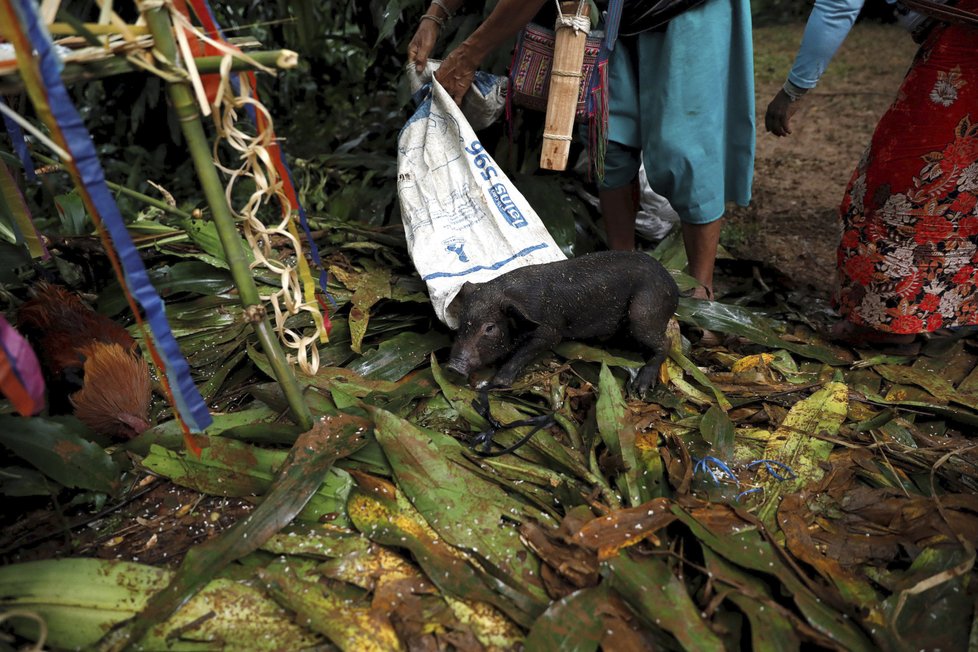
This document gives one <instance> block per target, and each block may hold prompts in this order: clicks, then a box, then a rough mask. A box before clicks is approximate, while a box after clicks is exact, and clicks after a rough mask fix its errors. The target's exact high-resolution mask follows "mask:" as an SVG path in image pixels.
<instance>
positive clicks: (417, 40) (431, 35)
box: [407, 20, 440, 74]
mask: <svg viewBox="0 0 978 652" xmlns="http://www.w3.org/2000/svg"><path fill="white" fill-rule="evenodd" d="M439 27H440V26H439V25H438V23H436V22H435V21H433V20H422V21H421V24H420V25H418V31H416V32H415V33H414V38H412V39H411V43H410V44H408V50H407V56H408V61H413V62H414V67H415V69H416V70H417V71H418V74H421V73H422V72H424V67H425V65H426V64H427V63H428V56H429V55H430V54H431V51H432V50H434V49H435V42H436V41H437V40H438V30H439Z"/></svg>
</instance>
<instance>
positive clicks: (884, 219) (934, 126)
mask: <svg viewBox="0 0 978 652" xmlns="http://www.w3.org/2000/svg"><path fill="white" fill-rule="evenodd" d="M957 6H958V7H960V8H962V9H967V10H970V11H972V12H974V11H978V0H962V1H961V2H959V3H958V5H957ZM976 203H978V28H973V27H965V26H958V25H947V26H941V27H938V28H937V29H935V30H934V31H933V32H932V33H931V34H930V36H929V37H928V39H927V40H926V41H925V42H924V44H923V45H922V46H921V48H920V51H919V52H918V53H917V55H916V58H915V59H914V62H913V65H912V66H911V67H910V71H909V72H908V73H907V76H906V78H905V79H904V81H903V85H902V86H901V87H900V91H899V93H898V95H897V98H896V100H895V101H894V103H893V105H892V106H891V107H890V108H889V109H888V110H887V112H886V113H885V114H884V115H883V117H882V118H881V119H880V122H879V124H878V125H877V126H876V132H875V133H874V134H873V139H872V141H871V143H870V146H869V149H868V150H867V152H866V154H865V155H864V156H863V159H862V161H860V163H859V166H858V167H857V168H856V171H855V172H854V173H853V176H852V179H851V180H850V181H849V186H848V188H846V194H845V197H844V198H843V200H842V205H841V206H840V209H839V210H840V213H841V216H842V226H843V231H842V242H841V244H840V245H839V251H838V265H839V283H840V290H839V297H838V298H839V309H840V312H841V313H842V315H843V317H845V318H846V319H848V320H849V321H851V322H853V323H855V324H859V325H863V326H869V327H872V328H875V329H878V330H881V331H887V332H891V333H921V332H924V331H933V330H936V329H938V328H946V327H952V326H965V325H974V324H978V209H976V207H975V206H976Z"/></svg>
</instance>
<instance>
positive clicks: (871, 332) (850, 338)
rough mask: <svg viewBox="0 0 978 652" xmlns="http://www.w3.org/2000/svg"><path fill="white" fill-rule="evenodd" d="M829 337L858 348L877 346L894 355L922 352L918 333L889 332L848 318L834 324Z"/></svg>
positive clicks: (876, 347)
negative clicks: (861, 324) (853, 321)
mask: <svg viewBox="0 0 978 652" xmlns="http://www.w3.org/2000/svg"><path fill="white" fill-rule="evenodd" d="M829 337H830V338H831V339H832V340H834V341H836V342H840V343H842V344H848V345H849V346H852V347H854V348H857V349H862V348H875V349H879V350H881V351H883V352H887V353H892V354H894V355H916V354H918V353H919V352H920V342H918V341H917V335H916V333H888V332H886V331H880V330H876V329H875V328H870V327H868V326H860V325H858V324H853V323H852V322H850V321H846V320H842V321H839V322H836V323H835V324H833V325H832V328H831V329H830V330H829Z"/></svg>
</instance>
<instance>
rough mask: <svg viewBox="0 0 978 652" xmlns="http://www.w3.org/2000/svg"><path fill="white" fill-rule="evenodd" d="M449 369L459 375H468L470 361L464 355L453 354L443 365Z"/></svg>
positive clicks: (470, 368)
mask: <svg viewBox="0 0 978 652" xmlns="http://www.w3.org/2000/svg"><path fill="white" fill-rule="evenodd" d="M445 368H446V369H448V370H449V371H453V372H455V373H457V374H458V375H459V376H464V377H468V375H469V373H471V371H472V361H471V360H469V358H468V357H466V356H464V355H453V356H452V357H451V359H450V360H449V361H448V364H446V365H445Z"/></svg>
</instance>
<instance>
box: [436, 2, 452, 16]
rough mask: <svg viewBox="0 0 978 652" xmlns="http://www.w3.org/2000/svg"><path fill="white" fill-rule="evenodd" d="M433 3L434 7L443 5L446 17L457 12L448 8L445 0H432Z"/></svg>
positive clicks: (442, 8)
mask: <svg viewBox="0 0 978 652" xmlns="http://www.w3.org/2000/svg"><path fill="white" fill-rule="evenodd" d="M431 4H432V6H434V7H441V10H442V11H444V12H445V17H446V18H451V17H452V16H454V15H455V12H454V11H452V10H451V9H449V8H448V5H446V4H445V0H431Z"/></svg>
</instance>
